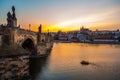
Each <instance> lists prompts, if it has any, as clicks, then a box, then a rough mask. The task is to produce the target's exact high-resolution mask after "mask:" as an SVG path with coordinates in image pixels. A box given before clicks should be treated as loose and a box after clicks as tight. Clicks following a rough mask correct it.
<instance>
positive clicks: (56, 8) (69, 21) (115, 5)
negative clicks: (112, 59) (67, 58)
mask: <svg viewBox="0 0 120 80" xmlns="http://www.w3.org/2000/svg"><path fill="white" fill-rule="evenodd" d="M12 5H14V6H15V7H16V16H17V19H18V25H19V24H20V25H21V26H22V28H25V29H28V26H29V24H31V29H32V30H34V31H37V28H38V26H39V25H40V24H42V25H43V31H47V30H48V29H49V30H50V31H58V30H62V31H69V30H79V28H80V27H81V26H85V27H86V28H90V29H92V30H95V29H100V30H105V29H109V30H115V29H120V0H0V24H5V23H6V18H7V16H6V14H7V12H8V11H11V6H12Z"/></svg>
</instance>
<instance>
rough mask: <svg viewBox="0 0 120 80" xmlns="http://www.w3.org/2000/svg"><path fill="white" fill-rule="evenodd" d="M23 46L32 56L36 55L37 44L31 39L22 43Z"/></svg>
mask: <svg viewBox="0 0 120 80" xmlns="http://www.w3.org/2000/svg"><path fill="white" fill-rule="evenodd" d="M21 46H22V47H23V48H24V49H25V50H27V51H29V52H30V53H31V55H34V54H35V53H36V47H35V43H34V40H33V39H31V38H27V39H25V40H24V41H23V42H22V44H21Z"/></svg>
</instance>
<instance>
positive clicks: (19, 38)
mask: <svg viewBox="0 0 120 80" xmlns="http://www.w3.org/2000/svg"><path fill="white" fill-rule="evenodd" d="M0 28H1V29H0V30H1V34H2V44H5V45H17V46H19V47H22V48H24V49H26V50H28V51H30V52H31V53H35V52H37V49H38V47H39V48H41V47H40V44H39V43H41V42H46V43H47V42H49V40H50V37H49V36H48V35H43V34H42V33H41V28H42V26H41V25H40V26H39V27H38V32H34V31H30V30H25V29H21V28H20V26H17V18H16V14H15V7H14V6H13V7H12V14H11V13H10V12H8V14H7V25H0ZM41 36H42V37H41ZM46 40H47V41H46Z"/></svg>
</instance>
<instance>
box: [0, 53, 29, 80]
mask: <svg viewBox="0 0 120 80" xmlns="http://www.w3.org/2000/svg"><path fill="white" fill-rule="evenodd" d="M27 78H29V55H27V54H20V55H10V56H0V80H23V79H25V80H28V79H27Z"/></svg>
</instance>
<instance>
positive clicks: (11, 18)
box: [3, 6, 17, 45]
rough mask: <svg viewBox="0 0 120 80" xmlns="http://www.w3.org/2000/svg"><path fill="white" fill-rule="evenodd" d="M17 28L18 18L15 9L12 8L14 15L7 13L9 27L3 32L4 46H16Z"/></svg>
mask: <svg viewBox="0 0 120 80" xmlns="http://www.w3.org/2000/svg"><path fill="white" fill-rule="evenodd" d="M15 27H17V18H16V14H15V7H14V6H12V14H11V13H10V12H8V13H7V26H6V28H5V29H4V32H3V44H7V45H14V35H15V33H14V32H15V29H14V28H15Z"/></svg>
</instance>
